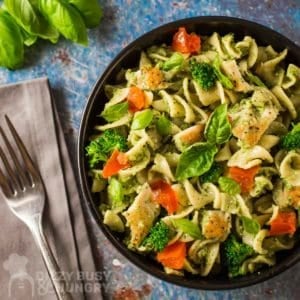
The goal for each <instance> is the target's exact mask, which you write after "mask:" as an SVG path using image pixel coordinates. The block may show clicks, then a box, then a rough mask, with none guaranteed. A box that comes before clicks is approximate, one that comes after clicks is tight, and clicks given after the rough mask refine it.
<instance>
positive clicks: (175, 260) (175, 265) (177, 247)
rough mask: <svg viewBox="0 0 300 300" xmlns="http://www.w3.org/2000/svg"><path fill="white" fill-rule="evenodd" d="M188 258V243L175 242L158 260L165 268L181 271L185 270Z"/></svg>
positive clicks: (160, 254) (162, 252) (161, 253)
mask: <svg viewBox="0 0 300 300" xmlns="http://www.w3.org/2000/svg"><path fill="white" fill-rule="evenodd" d="M185 257H186V243H184V242H179V241H178V242H175V243H174V244H171V245H169V246H167V247H166V248H165V249H164V250H163V251H161V252H159V253H158V254H157V256H156V259H157V260H158V261H159V262H160V263H161V264H162V265H163V266H165V267H168V268H171V269H174V270H180V269H182V268H183V265H184V259H185Z"/></svg>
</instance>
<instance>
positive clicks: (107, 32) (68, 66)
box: [0, 0, 300, 300]
mask: <svg viewBox="0 0 300 300" xmlns="http://www.w3.org/2000/svg"><path fill="white" fill-rule="evenodd" d="M87 1H88V0H87ZM0 2H1V1H0ZM100 3H101V4H102V6H103V8H104V18H103V20H102V23H101V26H99V27H98V28H96V29H93V30H90V31H89V40H90V44H89V47H88V48H84V47H81V46H78V45H75V44H72V43H70V42H68V41H65V40H63V39H62V40H61V41H60V42H59V43H58V44H57V45H51V44H49V43H47V42H43V41H40V42H39V43H38V44H36V45H34V46H33V47H32V48H29V49H27V52H26V62H25V66H24V68H23V69H21V70H18V71H7V70H5V69H1V68H0V83H12V82H17V81H20V80H24V79H31V78H36V77H40V76H48V78H49V80H50V84H51V86H52V88H53V90H54V95H55V99H56V103H57V107H58V110H59V115H60V117H61V120H62V122H63V128H64V132H65V136H66V139H67V142H68V145H69V150H70V152H71V154H72V159H73V162H74V166H75V153H76V150H75V145H76V141H77V134H78V128H79V124H80V119H81V116H82V111H83V109H84V106H85V104H86V101H87V97H88V95H89V93H90V91H91V89H92V87H93V85H94V84H95V82H96V79H97V78H98V77H99V76H100V75H101V74H102V72H103V71H104V69H105V68H106V67H107V66H108V64H109V63H110V61H111V60H112V59H113V58H114V56H116V54H117V53H118V52H119V51H120V50H121V49H122V48H124V47H125V46H126V45H127V44H128V43H130V42H131V41H133V40H134V39H136V38H137V37H139V36H141V35H142V34H143V33H145V32H147V31H149V30H151V29H153V28H155V27H157V26H159V25H161V24H164V23H167V22H170V21H174V20H177V19H182V18H186V17H193V16H199V15H224V16H234V17H240V18H245V19H248V20H252V21H256V22H258V23H261V24H264V25H266V26H268V27H271V28H273V29H275V30H276V31H279V32H280V33H282V34H284V35H286V36H287V37H288V38H290V39H291V40H293V41H294V42H295V43H296V44H298V45H300V0H273V1H272V0H252V1H251V0H224V1H217V0H198V1H196V0H194V1H187V0H183V1H163V0H161V1H159V0H151V1H146V0H145V1H143V0H136V1H133V0H127V1H125V0H113V1H100ZM88 220H89V223H90V225H91V227H92V231H93V235H94V237H95V240H96V242H95V248H96V251H97V253H98V256H99V258H100V259H101V260H102V261H103V270H104V274H105V275H106V280H107V284H105V286H104V290H105V294H106V296H107V297H109V298H110V299H113V298H114V299H125V295H126V294H127V296H128V298H126V299H182V300H183V299H299V298H300V296H299V295H300V284H299V283H300V264H298V265H296V266H294V267H293V268H292V269H290V270H289V271H287V272H285V273H284V274H282V275H280V276H277V277H276V278H274V279H271V280H269V281H266V282H265V283H262V284H259V285H256V286H253V287H249V288H244V289H239V290H234V291H225V292H204V291H203V292H201V291H196V290H190V289H185V288H180V287H177V286H174V285H171V284H167V283H165V282H162V281H160V280H157V279H155V278H153V277H152V276H149V275H147V274H146V273H144V272H142V271H141V270H139V269H137V268H136V267H135V266H133V265H132V264H131V263H129V262H128V261H127V260H126V259H125V258H124V257H122V256H121V255H120V254H119V253H117V251H116V250H115V249H114V248H113V247H112V245H111V244H110V242H109V241H107V240H106V238H104V236H103V235H102V233H101V232H100V231H99V229H98V228H97V226H96V224H95V223H94V221H93V219H92V218H91V217H90V216H89V217H88ZM122 288H123V289H122Z"/></svg>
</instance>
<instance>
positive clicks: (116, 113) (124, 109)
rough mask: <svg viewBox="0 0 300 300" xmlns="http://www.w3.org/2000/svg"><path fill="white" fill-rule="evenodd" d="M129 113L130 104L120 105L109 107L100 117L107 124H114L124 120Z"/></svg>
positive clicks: (123, 103)
mask: <svg viewBox="0 0 300 300" xmlns="http://www.w3.org/2000/svg"><path fill="white" fill-rule="evenodd" d="M127 113H128V102H122V103H118V104H115V105H112V106H108V107H107V108H105V109H104V111H103V112H102V113H101V114H100V116H101V117H102V118H103V119H105V120H106V121H107V122H114V121H117V120H119V119H120V118H122V117H123V116H124V115H126V114H127Z"/></svg>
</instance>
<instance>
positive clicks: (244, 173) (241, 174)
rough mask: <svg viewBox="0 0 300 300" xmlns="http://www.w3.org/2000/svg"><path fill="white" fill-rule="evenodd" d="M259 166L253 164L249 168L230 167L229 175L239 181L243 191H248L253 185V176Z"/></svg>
mask: <svg viewBox="0 0 300 300" xmlns="http://www.w3.org/2000/svg"><path fill="white" fill-rule="evenodd" d="M259 168H260V167H259V166H255V167H252V168H249V169H242V168H239V167H230V168H229V177H230V178H232V179H233V180H235V181H236V182H237V183H239V185H240V186H241V190H242V192H243V193H248V192H249V191H250V190H251V189H252V188H253V186H254V177H255V175H256V174H257V172H258V170H259Z"/></svg>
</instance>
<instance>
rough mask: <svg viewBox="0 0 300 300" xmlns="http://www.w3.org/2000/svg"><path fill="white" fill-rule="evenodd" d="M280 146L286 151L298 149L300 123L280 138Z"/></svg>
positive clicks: (299, 144) (299, 146)
mask: <svg viewBox="0 0 300 300" xmlns="http://www.w3.org/2000/svg"><path fill="white" fill-rule="evenodd" d="M280 146H281V148H282V149H286V150H294V149H299V148H300V123H298V124H297V125H294V127H293V129H292V130H291V131H290V132H288V133H287V134H286V135H284V136H283V137H282V138H281V141H280Z"/></svg>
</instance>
